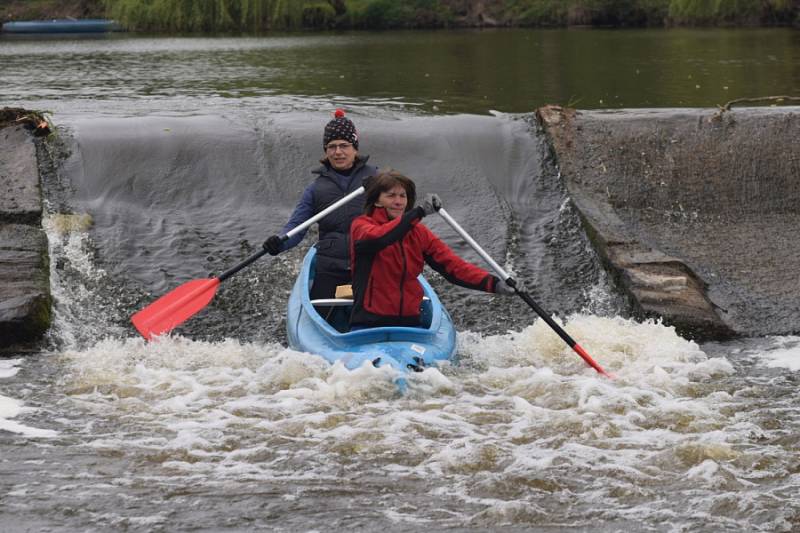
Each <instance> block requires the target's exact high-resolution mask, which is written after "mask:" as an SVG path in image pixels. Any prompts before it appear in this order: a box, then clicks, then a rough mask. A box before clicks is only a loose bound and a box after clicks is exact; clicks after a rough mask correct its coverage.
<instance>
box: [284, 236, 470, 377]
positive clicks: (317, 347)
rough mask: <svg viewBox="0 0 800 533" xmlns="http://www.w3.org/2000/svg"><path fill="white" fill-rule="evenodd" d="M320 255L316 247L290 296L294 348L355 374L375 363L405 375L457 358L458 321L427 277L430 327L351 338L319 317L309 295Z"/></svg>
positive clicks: (426, 309)
mask: <svg viewBox="0 0 800 533" xmlns="http://www.w3.org/2000/svg"><path fill="white" fill-rule="evenodd" d="M315 256H316V249H315V248H311V250H310V251H309V252H308V254H307V255H306V258H305V260H304V261H303V267H302V269H301V272H300V275H299V276H298V277H297V281H296V282H295V285H294V288H293V289H292V293H291V295H290V296H289V304H288V312H287V316H286V328H287V336H288V339H289V346H290V347H291V348H293V349H295V350H298V351H303V352H309V353H314V354H317V355H320V356H322V357H323V358H325V359H326V360H328V361H330V362H331V363H335V362H337V361H341V362H342V363H343V364H344V365H345V367H347V368H349V369H355V368H358V367H360V366H361V365H363V364H364V363H365V362H371V363H372V364H374V365H375V366H384V365H390V366H392V367H393V368H395V369H397V370H399V371H400V372H403V373H405V372H407V371H409V370H421V369H423V368H424V367H426V366H432V365H435V364H436V363H437V362H439V361H446V360H449V359H451V358H452V357H453V354H454V353H455V348H456V333H455V328H454V327H453V321H452V319H451V318H450V315H449V314H448V312H447V310H446V309H445V308H444V307H443V306H442V304H441V302H440V301H439V298H438V296H436V293H435V292H434V291H433V288H431V286H430V285H429V284H428V282H427V281H425V279H424V278H423V277H422V276H420V278H419V280H420V283H422V287H423V290H424V292H425V296H427V298H428V299H427V300H426V301H425V302H424V303H423V310H422V323H423V324H424V325H426V326H427V327H419V328H410V327H380V328H369V329H363V330H358V331H352V332H347V333H342V332H340V331H338V330H337V329H335V328H334V327H333V326H331V324H329V323H328V322H327V321H326V320H325V319H323V318H322V317H321V316H320V315H319V313H317V312H316V310H315V309H314V306H313V305H312V304H311V300H310V299H309V296H308V294H309V291H308V289H309V286H310V282H311V280H312V279H313V269H314V263H315ZM349 310H350V308H349V306H348V307H343V308H341V309H337V310H336V312H339V313H343V314H346V315H349Z"/></svg>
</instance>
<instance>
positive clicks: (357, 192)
mask: <svg viewBox="0 0 800 533" xmlns="http://www.w3.org/2000/svg"><path fill="white" fill-rule="evenodd" d="M363 193H364V187H363V186H362V187H359V188H358V189H356V190H354V191H353V192H351V193H350V194H348V195H347V196H344V197H342V198H340V199H339V200H337V201H335V202H334V203H332V204H331V205H329V206H328V207H326V208H325V209H323V210H322V211H320V212H319V213H317V214H316V215H314V216H313V217H311V218H309V219H308V220H306V221H305V222H303V223H302V224H300V225H299V226H297V227H295V228H292V229H291V230H289V231H288V232H286V234H285V235H281V241H283V242H286V241H287V240H289V239H291V238H292V237H294V236H295V235H297V234H298V233H300V232H302V231H305V230H307V229H308V228H309V227H310V226H311V225H312V224H314V223H315V222H317V221H318V220H321V219H323V218H325V217H326V216H328V215H329V214H331V213H333V212H334V211H336V210H337V209H339V208H340V207H341V206H343V205H344V204H346V203H348V202H350V201H351V200H353V199H354V198H356V197H358V196H360V195H362V194H363ZM266 253H267V250H263V249H262V250H259V251H258V252H256V253H254V254H253V255H251V256H250V257H248V258H247V259H245V260H244V261H242V262H241V263H239V264H238V265H236V266H234V267H232V268H230V269H229V270H226V271H225V272H223V273H222V274H220V275H219V276H217V277H218V279H219V281H220V282H222V281H225V280H226V279H228V278H229V277H231V276H233V275H234V274H236V273H237V272H239V271H240V270H242V269H243V268H245V267H248V266H250V265H251V264H253V263H254V262H256V261H258V260H259V259H260V258H261V257H262V256H263V255H264V254H266Z"/></svg>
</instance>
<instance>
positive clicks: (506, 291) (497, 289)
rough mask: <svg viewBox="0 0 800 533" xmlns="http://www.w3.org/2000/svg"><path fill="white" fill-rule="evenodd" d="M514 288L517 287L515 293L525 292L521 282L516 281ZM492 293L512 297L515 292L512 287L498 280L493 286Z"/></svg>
mask: <svg viewBox="0 0 800 533" xmlns="http://www.w3.org/2000/svg"><path fill="white" fill-rule="evenodd" d="M516 287H517V291H520V292H524V291H525V288H524V287H523V286H522V282H521V281H517V282H516ZM494 293H495V294H499V295H501V296H513V295H515V294H516V293H517V292H516V291H515V290H514V287H512V286H511V285H509V284H507V283H506V282H505V281H503V280H499V281H498V282H497V285H495V286H494Z"/></svg>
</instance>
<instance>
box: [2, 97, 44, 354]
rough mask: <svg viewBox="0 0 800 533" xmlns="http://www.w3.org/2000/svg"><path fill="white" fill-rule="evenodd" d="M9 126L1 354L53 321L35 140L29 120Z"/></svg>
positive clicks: (34, 336) (5, 162)
mask: <svg viewBox="0 0 800 533" xmlns="http://www.w3.org/2000/svg"><path fill="white" fill-rule="evenodd" d="M3 111H7V110H3ZM6 124H7V125H6V127H0V352H1V351H10V350H17V349H20V348H21V347H23V346H24V345H25V344H30V343H33V342H36V341H37V340H39V339H41V337H42V335H43V334H44V333H45V332H46V331H47V328H48V327H49V326H50V318H51V296H50V278H49V261H48V254H47V237H46V235H45V233H44V231H43V230H42V224H41V222H42V198H41V189H40V184H39V170H38V166H37V160H36V147H35V145H34V137H33V135H32V134H31V127H30V125H29V124H27V123H26V121H19V122H15V121H10V122H9V121H7V122H6Z"/></svg>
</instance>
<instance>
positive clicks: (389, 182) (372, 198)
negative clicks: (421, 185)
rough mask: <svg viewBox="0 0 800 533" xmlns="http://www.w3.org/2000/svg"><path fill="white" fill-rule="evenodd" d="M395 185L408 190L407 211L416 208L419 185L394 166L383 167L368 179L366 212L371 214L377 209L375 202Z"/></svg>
mask: <svg viewBox="0 0 800 533" xmlns="http://www.w3.org/2000/svg"><path fill="white" fill-rule="evenodd" d="M395 185H400V186H401V187H403V188H404V189H405V190H406V198H408V203H407V204H406V211H411V210H412V209H414V205H415V204H416V202H417V186H416V185H414V181H413V180H412V179H411V178H409V177H407V176H404V175H403V174H401V173H400V172H398V171H397V170H395V169H393V168H382V169H380V170H379V171H378V173H377V174H375V175H374V176H372V177H370V178H369V179H368V180H367V183H366V185H365V187H366V190H367V198H366V201H365V202H364V212H365V213H366V214H368V215H371V214H372V212H373V211H374V210H375V202H377V201H378V198H379V197H380V195H381V193H382V192H386V191H388V190H390V189H392V188H393V187H394V186H395Z"/></svg>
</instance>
